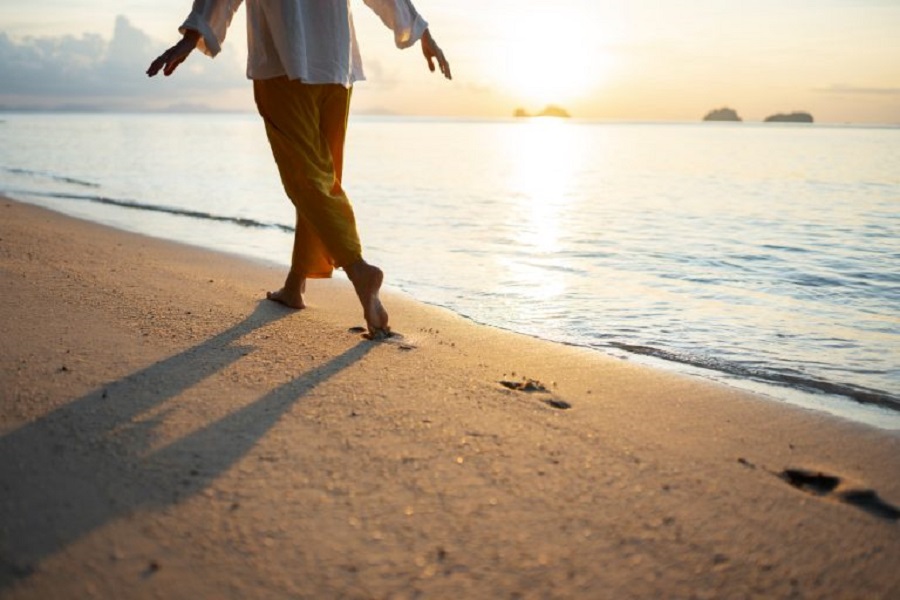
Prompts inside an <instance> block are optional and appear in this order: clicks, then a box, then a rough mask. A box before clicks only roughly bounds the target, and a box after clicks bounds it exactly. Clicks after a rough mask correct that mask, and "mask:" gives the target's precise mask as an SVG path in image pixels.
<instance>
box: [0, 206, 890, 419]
mask: <svg viewBox="0 0 900 600" xmlns="http://www.w3.org/2000/svg"><path fill="white" fill-rule="evenodd" d="M0 197H2V196H0ZM50 197H51V198H53V197H54V196H53V195H50ZM12 200H13V201H14V202H22V203H25V204H28V205H32V206H38V207H42V208H45V209H47V210H51V211H54V212H60V213H62V214H66V215H68V216H70V217H73V218H76V219H84V220H87V221H89V222H93V223H98V224H100V225H104V226H107V227H113V228H114V229H120V230H124V231H130V232H132V233H136V234H138V235H146V234H144V233H142V231H141V228H135V227H129V226H127V225H125V224H123V223H124V222H122V221H117V220H113V222H111V223H109V224H105V223H99V222H98V221H96V220H95V219H94V218H92V217H90V216H87V215H85V214H82V213H79V212H78V211H67V210H66V208H65V207H59V206H55V205H54V203H53V202H52V201H51V202H35V201H34V199H32V200H31V201H27V200H17V199H15V198H12ZM100 202H101V204H111V205H115V206H118V207H120V208H125V209H139V210H151V211H154V212H162V213H167V214H171V215H175V216H185V215H186V216H190V217H199V218H204V217H207V218H208V217H209V215H198V214H195V213H193V212H191V211H186V212H179V211H177V210H175V209H172V208H168V207H166V208H163V207H159V206H154V205H144V204H133V203H131V202H130V201H117V200H114V199H108V198H102V199H101V201H100ZM215 220H219V221H227V220H229V219H228V218H221V217H220V218H216V219H215ZM248 222H249V221H247V220H246V219H245V220H242V222H241V223H240V224H242V225H246V224H247V223H248ZM250 223H251V224H252V225H253V226H256V227H261V228H265V229H272V228H274V229H279V230H281V232H282V233H290V232H289V231H287V230H284V229H283V226H281V225H277V224H273V223H260V222H250ZM158 239H162V240H164V241H165V240H167V241H170V242H173V243H182V242H178V241H176V240H174V238H173V237H172V236H171V235H170V236H162V237H160V238H158ZM186 245H187V246H189V247H191V248H202V249H206V250H208V251H212V252H222V253H225V254H226V255H229V256H235V257H236V258H238V259H239V260H251V261H254V262H258V263H260V264H263V265H266V266H277V267H285V266H286V265H282V264H279V263H278V262H277V261H275V260H271V259H268V258H263V257H262V256H261V255H260V254H259V252H258V251H257V252H256V253H246V254H244V253H240V252H239V251H237V250H234V249H229V248H217V247H213V246H209V245H204V244H202V243H201V242H200V241H198V240H192V241H188V242H186ZM337 277H338V279H340V278H341V277H343V276H342V275H341V274H338V276H337ZM387 284H388V287H391V282H390V281H388V282H387ZM393 293H399V294H402V295H405V297H408V298H412V299H413V300H414V301H417V302H423V303H425V304H429V305H430V306H435V307H438V308H442V309H446V310H449V311H451V312H454V313H455V314H457V315H459V316H462V317H463V318H465V319H467V320H470V321H471V322H472V323H474V324H477V325H483V326H486V327H491V328H496V329H499V330H503V331H509V332H511V333H519V334H522V335H526V336H529V337H535V338H536V339H541V340H545V341H548V342H550V343H554V344H563V345H572V346H575V347H578V348H583V349H586V350H589V351H592V352H599V353H601V354H602V355H604V356H606V357H617V358H620V359H624V360H631V361H633V362H635V363H640V364H643V365H646V366H648V367H650V368H654V369H664V370H669V371H674V372H677V373H680V374H682V375H690V376H693V377H700V378H702V379H706V380H711V381H714V382H716V383H719V384H724V385H726V386H728V387H730V388H733V389H736V390H740V391H743V392H749V393H751V394H757V395H762V396H765V397H766V398H767V399H769V400H772V401H776V402H783V403H786V404H788V405H793V406H795V407H800V408H805V409H812V410H816V411H820V412H823V413H825V414H828V415H831V416H834V417H838V418H842V419H847V420H849V421H852V422H855V423H861V424H864V425H867V426H870V427H876V428H878V429H882V430H886V431H900V406H898V405H897V404H896V402H895V399H894V398H893V397H892V396H890V395H887V394H886V393H885V392H881V391H878V390H875V389H871V388H861V387H858V386H853V385H852V384H846V383H845V384H834V383H830V382H826V381H822V380H818V379H815V378H812V379H809V378H807V379H798V380H796V381H795V382H793V383H785V382H778V381H773V380H770V379H765V378H757V377H754V376H752V375H750V374H748V373H741V372H739V371H735V370H729V369H728V368H724V367H723V368H719V369H717V368H714V367H710V366H708V365H704V364H698V363H695V362H691V361H685V360H680V359H679V358H678V357H677V356H666V355H667V354H670V353H669V352H667V351H664V350H660V349H658V348H650V347H647V348H644V347H642V346H631V345H629V344H627V343H615V344H613V345H594V344H590V343H587V342H580V343H579V342H575V341H564V340H559V339H553V338H552V337H540V336H537V335H534V334H531V333H527V332H522V331H516V330H514V329H509V328H507V327H503V326H500V325H496V324H492V323H488V322H485V321H482V320H479V319H477V318H474V317H471V316H467V315H462V314H460V313H459V312H457V310H455V309H454V307H452V306H444V305H441V304H440V303H430V302H426V301H422V300H418V299H416V298H415V297H414V296H411V295H410V294H409V292H407V291H405V290H402V289H399V288H395V289H394V291H393ZM785 377H786V379H787V380H788V381H790V376H785ZM844 391H846V393H843V392H844Z"/></svg>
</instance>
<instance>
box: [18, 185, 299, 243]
mask: <svg viewBox="0 0 900 600" xmlns="http://www.w3.org/2000/svg"><path fill="white" fill-rule="evenodd" d="M22 193H25V194H28V195H31V196H43V197H45V198H59V199H62V200H83V201H87V202H95V203H97V204H105V205H107V206H118V207H120V208H131V209H134V210H146V211H149V212H159V213H165V214H168V215H176V216H179V217H190V218H193V219H203V220H204V221H217V222H220V223H231V224H233V225H240V226H241V227H253V228H260V229H278V230H280V231H284V232H286V233H294V228H293V227H291V226H289V225H282V224H281V223H266V222H265V221H257V220H255V219H247V218H244V217H229V216H225V215H215V214H212V213H208V212H203V211H198V210H187V209H183V208H174V207H172V206H161V205H158V204H145V203H143V202H136V201H134V200H123V199H120V198H107V197H105V196H91V195H84V194H63V193H58V192H34V191H24V192H22Z"/></svg>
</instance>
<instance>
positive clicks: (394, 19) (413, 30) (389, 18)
mask: <svg viewBox="0 0 900 600" xmlns="http://www.w3.org/2000/svg"><path fill="white" fill-rule="evenodd" d="M363 1H364V2H365V3H366V5H367V6H368V7H369V8H371V9H372V10H373V11H375V14H377V15H378V17H379V18H380V19H381V22H382V23H384V24H385V25H386V26H387V27H388V29H390V30H391V31H393V32H394V43H395V44H396V45H397V47H398V48H408V47H410V46H412V45H413V44H415V43H416V42H418V41H419V39H420V38H421V37H422V34H423V33H425V30H426V29H428V23H427V22H426V21H425V19H423V18H422V16H421V15H420V14H419V13H418V12H416V9H415V7H414V6H413V5H412V2H410V0H363Z"/></svg>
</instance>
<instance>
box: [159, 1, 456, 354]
mask: <svg viewBox="0 0 900 600" xmlns="http://www.w3.org/2000/svg"><path fill="white" fill-rule="evenodd" d="M241 2H242V0H194V3H193V6H192V9H191V12H190V14H189V15H188V17H187V19H186V20H185V21H184V23H183V24H182V25H181V27H180V28H179V32H180V33H181V34H182V38H181V40H180V41H178V43H176V44H175V45H174V46H172V47H171V48H169V49H168V50H166V51H165V52H163V53H162V54H161V55H160V56H159V57H157V58H156V59H155V60H154V61H153V62H152V63H151V64H150V67H149V68H148V69H147V75H148V76H150V77H153V76H154V75H156V74H157V73H159V72H160V71H162V72H163V74H164V75H166V76H169V75H171V74H172V73H174V72H175V70H176V69H177V68H178V66H179V65H180V64H181V63H183V62H184V61H185V59H186V58H187V57H188V56H189V55H190V54H191V52H193V51H194V50H195V49H199V50H200V51H201V52H203V53H204V54H206V55H208V56H210V57H215V56H216V55H217V54H218V53H219V52H220V51H221V48H222V44H223V42H224V41H225V35H226V33H227V31H228V28H229V26H230V24H231V21H232V17H233V16H234V13H235V11H237V9H238V8H239V7H240V5H241ZM364 2H365V4H366V5H367V6H368V7H369V8H371V9H372V10H373V11H374V12H375V13H376V14H377V15H378V16H379V18H380V19H381V21H382V22H383V23H384V24H385V25H386V26H387V27H388V28H389V29H391V30H392V31H393V33H394V42H395V44H396V46H397V47H398V48H401V49H402V48H408V47H410V46H413V45H415V44H416V43H417V42H419V44H420V46H421V49H422V53H423V54H424V57H425V60H426V61H427V64H428V68H429V69H430V70H431V71H432V72H434V71H435V69H437V70H439V71H440V73H441V74H442V75H443V76H444V77H446V78H447V79H451V78H452V75H451V72H450V64H449V63H448V62H447V59H446V58H445V56H444V53H443V51H442V50H441V49H440V47H439V46H438V44H437V42H435V40H434V38H433V37H432V35H431V32H430V31H429V28H428V23H427V22H426V21H425V20H424V19H423V18H422V16H421V15H420V14H419V13H418V12H417V11H416V9H415V7H414V6H413V4H412V2H411V1H410V0H364ZM246 13H247V42H248V50H249V52H248V58H247V77H248V78H249V79H251V80H253V95H254V99H255V101H256V106H257V109H258V111H259V114H260V116H261V117H262V119H263V121H264V123H265V128H266V134H267V136H268V139H269V144H270V146H271V148H272V154H273V155H274V158H275V162H276V164H277V165H278V171H279V174H280V176H281V181H282V184H283V186H284V190H285V192H286V193H287V196H288V197H289V198H290V200H291V202H292V203H293V204H294V207H295V209H296V227H295V231H294V246H293V252H292V255H291V267H290V270H289V271H288V275H287V278H286V279H285V282H284V285H283V286H282V287H281V289H279V290H277V291H275V292H269V293H267V295H266V296H267V298H269V299H270V300H273V301H275V302H280V303H281V304H284V305H286V306H289V307H292V308H297V309H300V308H304V303H303V293H304V292H305V290H306V280H307V279H317V278H326V277H331V275H332V272H333V271H334V269H335V268H342V269H343V270H344V272H346V273H347V276H348V278H349V279H350V281H351V283H352V284H353V287H354V290H355V291H356V295H357V296H358V298H359V301H360V304H361V305H362V308H363V316H364V317H365V320H366V327H367V329H368V334H369V337H370V338H372V339H381V338H383V337H386V336H388V335H390V327H389V325H388V313H387V311H386V310H385V308H384V306H383V305H382V303H381V300H380V299H379V295H378V293H379V291H380V289H381V285H382V282H383V280H384V273H383V272H382V270H381V269H380V268H378V267H377V266H375V265H372V264H369V263H367V262H366V261H365V260H364V259H363V256H362V246H361V244H360V240H359V234H358V233H357V229H356V220H355V217H354V213H353V207H352V206H351V204H350V200H349V199H348V197H347V194H346V193H345V191H344V189H343V187H342V185H341V176H342V171H343V155H344V140H345V137H346V132H347V118H348V114H349V109H350V97H351V92H352V89H353V84H354V83H355V82H357V81H361V80H363V79H365V76H364V73H363V68H362V60H361V57H360V52H359V46H358V44H357V40H356V33H355V31H354V28H353V15H352V11H351V8H350V0H247V1H246Z"/></svg>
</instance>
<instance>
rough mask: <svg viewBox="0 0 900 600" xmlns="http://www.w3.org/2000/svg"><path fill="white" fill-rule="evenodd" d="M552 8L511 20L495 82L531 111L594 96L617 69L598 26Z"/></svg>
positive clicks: (564, 9)
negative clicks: (590, 95) (613, 68)
mask: <svg viewBox="0 0 900 600" xmlns="http://www.w3.org/2000/svg"><path fill="white" fill-rule="evenodd" d="M548 4H549V6H547V7H541V8H528V9H524V8H523V9H522V10H520V11H517V12H515V13H513V14H509V15H508V19H507V21H506V23H504V27H503V30H502V32H503V33H502V34H501V36H500V38H499V39H498V45H499V49H498V52H496V53H495V57H496V63H497V64H495V65H494V75H493V77H494V80H495V82H496V83H497V84H498V85H499V87H501V88H502V90H503V91H504V92H506V93H507V94H509V95H510V96H512V97H513V98H514V99H515V100H516V102H519V103H521V104H523V105H525V106H527V107H529V108H531V109H538V108H543V107H544V106H546V105H547V104H563V105H564V104H566V103H568V102H574V101H576V100H579V99H582V98H584V97H585V96H588V95H589V94H590V93H591V92H593V91H595V90H596V89H597V88H599V87H600V86H601V85H602V84H603V83H604V82H605V81H606V80H607V78H608V77H609V75H610V72H611V70H612V67H613V60H612V57H611V55H610V53H609V52H608V51H607V50H606V49H604V47H603V46H602V35H601V34H600V32H599V31H598V27H597V24H596V23H591V22H590V20H588V19H585V18H584V15H583V14H580V13H579V12H578V11H576V10H572V9H571V8H567V7H566V6H565V5H564V4H556V5H554V3H548Z"/></svg>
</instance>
